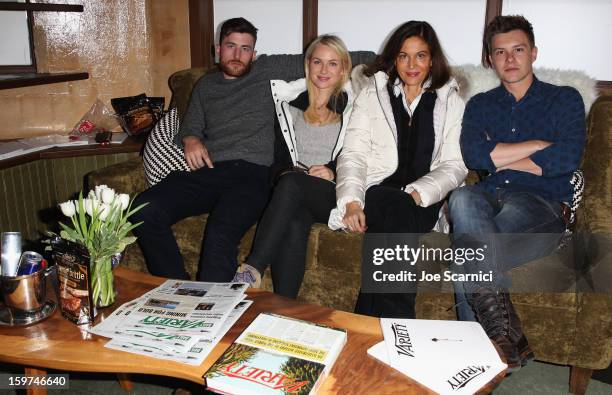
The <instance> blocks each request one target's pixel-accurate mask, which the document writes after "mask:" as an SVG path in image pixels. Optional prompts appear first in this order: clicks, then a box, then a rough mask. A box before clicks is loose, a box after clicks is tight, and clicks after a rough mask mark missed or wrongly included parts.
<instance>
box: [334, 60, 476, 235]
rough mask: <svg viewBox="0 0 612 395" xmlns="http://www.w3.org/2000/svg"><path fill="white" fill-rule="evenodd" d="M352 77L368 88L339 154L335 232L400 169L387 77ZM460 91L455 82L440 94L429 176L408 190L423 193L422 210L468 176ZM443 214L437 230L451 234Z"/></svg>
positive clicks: (357, 103)
mask: <svg viewBox="0 0 612 395" xmlns="http://www.w3.org/2000/svg"><path fill="white" fill-rule="evenodd" d="M353 78H354V80H353V81H354V83H353V84H354V86H364V88H363V90H361V92H360V93H359V95H358V96H357V99H356V100H355V103H354V105H353V113H352V116H351V119H350V121H349V124H348V127H347V131H346V136H345V139H344V146H343V149H342V151H341V153H340V155H339V156H338V163H337V169H336V173H337V185H336V199H337V200H336V204H337V206H336V208H334V209H333V210H332V211H331V214H330V217H329V222H328V225H329V227H330V228H331V229H334V230H335V229H341V228H344V224H343V223H342V218H343V217H344V214H345V209H346V204H347V203H350V202H354V201H356V202H359V204H360V205H361V207H364V200H365V192H366V190H367V189H368V188H369V187H371V186H372V185H377V184H379V183H380V182H382V181H383V180H384V179H385V178H387V177H389V176H390V175H391V174H393V173H394V172H395V170H396V169H397V166H398V154H397V127H396V125H395V119H394V117H393V110H392V108H391V101H390V98H389V93H388V91H387V87H386V85H387V81H388V76H387V74H386V73H384V72H382V71H380V72H378V73H376V74H375V75H374V76H372V77H370V78H368V79H367V82H366V83H365V85H364V84H363V83H362V84H359V83H358V82H356V81H355V79H356V73H355V72H353ZM363 78H366V77H363ZM458 90H459V86H458V85H457V82H456V81H455V80H454V79H452V78H451V80H450V81H449V82H448V83H446V85H444V86H443V87H441V88H439V89H437V90H436V94H437V99H436V102H435V105H434V113H433V124H434V132H435V143H434V149H433V152H432V156H431V166H430V172H429V173H428V174H426V175H424V176H423V177H421V178H419V179H418V180H416V181H414V182H413V183H411V184H409V185H406V187H405V188H404V190H405V191H406V193H410V192H412V191H413V190H416V191H417V192H418V193H419V195H420V196H421V206H422V207H428V206H430V205H432V204H435V203H438V202H440V201H442V200H443V199H444V198H446V196H447V195H448V193H449V192H450V191H452V190H453V189H455V188H457V187H459V186H461V185H462V184H463V182H464V180H465V177H466V176H467V172H468V170H467V168H466V167H465V164H464V163H463V158H462V156H461V148H460V146H459V135H460V133H461V120H462V118H463V110H464V108H465V104H464V102H463V99H461V97H460V96H459V93H458ZM443 210H444V208H442V209H440V214H439V218H438V222H437V223H436V226H435V227H434V230H437V231H440V232H445V233H448V231H449V226H448V222H447V221H446V217H445V216H444V215H443ZM366 221H367V218H366Z"/></svg>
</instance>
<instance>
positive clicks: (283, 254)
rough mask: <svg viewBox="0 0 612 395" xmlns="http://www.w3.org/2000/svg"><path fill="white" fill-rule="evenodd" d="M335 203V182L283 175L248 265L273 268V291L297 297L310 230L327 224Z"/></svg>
mask: <svg viewBox="0 0 612 395" xmlns="http://www.w3.org/2000/svg"><path fill="white" fill-rule="evenodd" d="M335 204H336V190H335V185H334V184H333V183H332V182H329V181H326V180H324V179H322V178H318V177H312V176H309V175H307V174H303V173H289V174H286V175H284V176H282V177H281V178H280V180H279V182H278V184H277V186H276V188H274V193H273V195H272V198H271V199H270V203H269V204H268V206H267V207H266V210H265V212H264V215H263V217H262V218H261V220H260V221H259V225H258V226H257V233H256V235H255V241H254V243H253V251H252V253H251V256H249V259H248V260H247V263H248V264H249V265H251V266H253V267H255V268H257V269H258V270H259V272H260V273H262V274H263V272H264V271H265V270H266V267H267V266H268V265H271V267H272V282H273V284H274V292H275V293H277V294H280V295H283V296H287V297H290V298H296V297H297V294H298V292H299V290H300V285H301V284H302V279H303V278H304V267H305V260H306V247H307V243H308V235H309V234H310V227H311V226H312V224H313V223H315V222H323V223H327V220H328V218H329V212H330V211H331V210H332V208H334V206H335Z"/></svg>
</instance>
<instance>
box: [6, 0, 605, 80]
mask: <svg viewBox="0 0 612 395" xmlns="http://www.w3.org/2000/svg"><path fill="white" fill-rule="evenodd" d="M28 1H29V0H28ZM213 3H214V0H189V30H190V39H191V43H190V46H191V67H210V66H212V65H213V64H214V61H215V57H214V44H215V43H214V39H215V26H214V20H215V18H214V7H213ZM0 4H1V3H0ZM502 8H503V0H487V3H486V10H485V18H484V28H486V27H487V25H488V24H489V22H491V21H492V20H493V19H494V18H495V17H496V16H499V15H501V14H502ZM318 10H319V1H318V0H302V45H303V47H304V48H306V46H307V45H308V44H309V43H310V42H311V41H312V40H313V39H314V38H315V37H317V35H318V34H319V33H318V19H319V18H318ZM485 57H486V51H485V48H484V43H483V47H482V57H481V62H482V64H483V65H484V64H485V62H484V61H485ZM611 87H612V81H601V80H600V81H597V88H598V89H600V90H604V89H610V88H611Z"/></svg>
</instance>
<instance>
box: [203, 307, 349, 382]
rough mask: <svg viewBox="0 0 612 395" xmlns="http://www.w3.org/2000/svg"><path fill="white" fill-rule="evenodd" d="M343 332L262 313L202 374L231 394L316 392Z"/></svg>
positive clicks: (343, 340)
mask: <svg viewBox="0 0 612 395" xmlns="http://www.w3.org/2000/svg"><path fill="white" fill-rule="evenodd" d="M346 340H347V335H346V331H345V330H344V329H338V328H330V327H327V326H324V325H319V324H315V323H312V322H307V321H301V320H296V319H293V318H289V317H283V316H280V315H275V314H271V313H261V314H259V315H258V316H257V318H255V320H254V321H253V322H252V323H251V324H250V325H249V326H248V327H247V328H246V329H245V330H244V332H243V333H242V334H241V335H240V336H239V337H238V339H236V341H235V342H234V343H233V344H232V345H231V346H230V347H229V348H228V349H227V350H226V351H225V352H224V353H223V355H221V357H220V358H219V359H218V360H217V361H216V362H215V363H214V364H213V366H212V367H211V368H210V369H209V370H208V371H207V372H206V374H205V375H204V378H205V379H206V385H207V389H209V390H211V391H215V392H220V393H231V394H287V393H300V394H314V393H316V391H317V389H318V388H319V387H320V385H321V383H322V382H323V381H324V380H325V377H327V375H328V373H329V371H330V370H331V368H332V366H333V364H334V363H335V361H336V359H337V358H338V355H339V354H340V351H341V350H342V348H343V347H344V345H345V344H346Z"/></svg>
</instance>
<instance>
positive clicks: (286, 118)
mask: <svg viewBox="0 0 612 395" xmlns="http://www.w3.org/2000/svg"><path fill="white" fill-rule="evenodd" d="M270 88H271V89H272V97H273V98H274V107H275V110H276V117H277V118H278V123H279V124H280V127H281V130H282V133H283V139H284V140H285V144H287V148H288V149H289V155H291V160H292V162H293V165H294V166H295V165H297V161H298V160H300V158H299V157H298V152H297V144H296V141H295V129H294V127H293V117H292V116H291V112H290V111H289V103H290V102H291V101H293V100H295V99H296V98H297V97H298V96H299V95H300V94H301V93H302V92H305V91H306V79H305V78H301V79H299V80H295V81H291V82H287V81H283V80H271V81H270ZM343 91H344V92H345V93H346V95H347V99H348V100H347V103H346V106H345V107H344V111H343V112H342V125H341V128H340V134H339V135H338V139H337V140H336V145H335V146H334V149H333V152H332V157H331V158H329V160H330V161H332V160H334V159H335V158H336V156H338V153H339V152H340V150H341V149H342V144H343V142H344V135H345V133H346V128H347V124H348V120H349V118H350V116H351V112H352V110H353V100H354V98H355V95H354V94H353V89H352V86H351V81H350V80H349V81H347V82H346V84H344V87H343Z"/></svg>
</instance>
